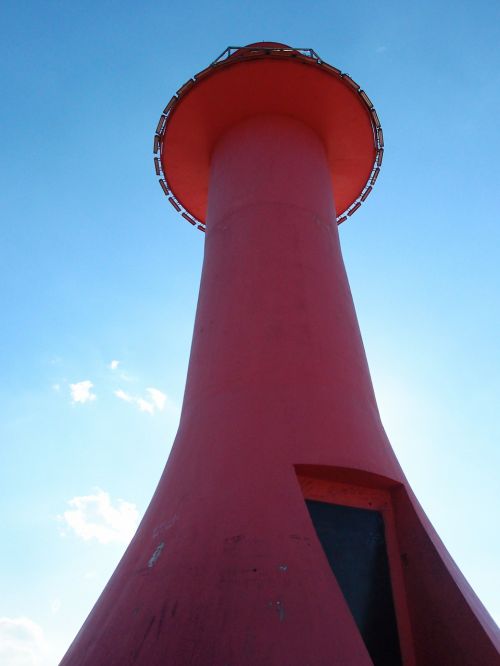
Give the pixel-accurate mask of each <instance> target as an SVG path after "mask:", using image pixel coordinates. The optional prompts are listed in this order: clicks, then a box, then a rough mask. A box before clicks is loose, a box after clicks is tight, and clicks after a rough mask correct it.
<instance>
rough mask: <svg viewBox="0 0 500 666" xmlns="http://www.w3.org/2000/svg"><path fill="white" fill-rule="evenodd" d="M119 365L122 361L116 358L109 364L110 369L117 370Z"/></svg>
mask: <svg viewBox="0 0 500 666" xmlns="http://www.w3.org/2000/svg"><path fill="white" fill-rule="evenodd" d="M119 365H120V361H117V360H116V359H114V360H113V361H111V363H110V364H109V369H110V370H116V368H117V367H118V366H119Z"/></svg>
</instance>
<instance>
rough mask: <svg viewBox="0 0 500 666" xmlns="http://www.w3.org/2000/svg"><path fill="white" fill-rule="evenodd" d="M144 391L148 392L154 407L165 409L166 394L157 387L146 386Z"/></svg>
mask: <svg viewBox="0 0 500 666" xmlns="http://www.w3.org/2000/svg"><path fill="white" fill-rule="evenodd" d="M146 391H147V392H148V393H149V395H150V397H151V401H152V402H153V404H154V406H155V407H156V409H158V410H159V411H160V412H162V411H163V410H164V409H165V404H166V402H167V396H166V395H165V393H162V392H161V391H160V390H159V389H156V388H148V389H146Z"/></svg>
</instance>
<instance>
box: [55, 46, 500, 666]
mask: <svg viewBox="0 0 500 666" xmlns="http://www.w3.org/2000/svg"><path fill="white" fill-rule="evenodd" d="M154 141H155V153H157V155H158V156H157V157H156V158H155V167H156V170H157V174H158V175H159V176H160V184H161V186H162V188H163V190H164V192H165V194H166V195H167V197H168V199H169V201H170V203H171V204H172V205H173V206H174V207H175V208H176V210H178V211H179V212H180V213H181V214H182V216H183V217H184V218H185V219H186V220H187V221H188V222H189V223H191V224H192V225H193V226H196V227H198V229H200V230H201V231H203V232H205V233H206V236H205V258H204V264H203V272H202V279H201V285H200V295H199V301H198V309H197V314H196V321H195V328H194V334H193V343H192V350H191V358H190V363H189V371H188V378H187V384H186V391H185V396H184V403H183V409H182V415H181V421H180V426H179V431H178V434H177V437H176V440H175V443H174V447H173V449H172V453H171V455H170V458H169V460H168V463H167V466H166V468H165V471H164V473H163V476H162V478H161V480H160V483H159V485H158V488H157V490H156V492H155V495H154V497H153V499H152V501H151V504H150V506H149V508H148V510H147V512H146V514H145V516H144V519H143V521H142V523H141V525H140V527H139V529H138V531H137V533H136V535H135V537H134V539H133V540H132V542H131V544H130V546H129V548H128V549H127V551H126V553H125V555H124V557H123V559H122V560H121V562H120V564H119V565H118V567H117V569H116V571H115V573H114V574H113V576H112V578H111V580H110V581H109V583H108V585H107V587H106V588H105V590H104V592H103V593H102V595H101V597H100V599H99V600H98V602H97V604H96V606H95V607H94V609H93V611H92V613H91V614H90V616H89V618H88V619H87V621H86V622H85V624H84V626H83V627H82V629H81V631H80V633H79V634H78V636H77V637H76V639H75V641H74V642H73V644H72V645H71V647H70V649H69V651H68V653H67V654H66V656H65V658H64V659H63V661H62V664H64V666H69V665H72V666H124V665H128V664H130V665H135V664H137V665H140V666H156V665H158V666H159V665H162V666H163V665H169V666H170V665H171V666H188V665H189V666H261V665H262V666H365V665H366V666H368V665H370V664H374V665H375V666H400V665H404V666H414V665H419V666H448V665H449V666H459V665H463V666H466V665H467V666H489V665H493V664H499V663H500V658H499V653H498V634H496V633H495V632H496V628H495V625H494V624H493V622H492V620H491V619H490V618H489V616H488V614H487V613H486V611H485V610H484V609H483V607H482V605H481V603H480V602H479V600H478V599H477V598H476V596H475V595H474V593H473V591H472V590H471V589H470V587H469V586H468V584H467V582H466V581H465V580H464V578H463V577H462V575H461V573H460V571H459V570H458V569H457V567H456V565H455V564H454V562H453V561H452V560H451V558H450V556H449V555H448V553H447V552H446V550H445V548H444V546H443V545H442V543H441V541H440V540H439V537H438V536H437V535H436V533H435V532H434V530H433V528H432V526H431V525H430V524H429V521H428V520H427V518H426V516H425V515H424V513H423V512H422V509H421V508H420V506H419V504H418V502H417V500H416V499H415V497H414V495H413V493H412V491H411V488H410V487H409V485H408V482H407V481H406V479H405V477H404V474H403V472H402V471H401V468H400V466H399V464H398V462H397V460H396V458H395V455H394V453H393V451H392V449H391V446H390V444H389V441H388V439H387V436H386V434H385V432H384V429H383V426H382V423H381V421H380V416H379V413H378V409H377V405H376V401H375V396H374V393H373V388H372V384H371V380H370V375H369V370H368V366H367V362H366V357H365V353H364V349H363V344H362V340H361V335H360V332H359V327H358V323H357V320H356V314H355V311H354V306H353V302H352V298H351V294H350V290H349V284H348V281H347V276H346V274H345V270H344V265H343V261H342V256H341V251H340V246H339V238H338V231H337V223H340V222H343V221H344V220H345V219H347V218H349V217H350V216H351V215H352V214H353V213H354V212H355V211H356V210H357V208H358V207H359V206H360V205H361V204H362V203H363V202H364V201H365V199H366V198H367V197H368V195H369V194H370V192H371V190H372V187H373V185H374V184H375V181H376V179H377V176H378V173H379V169H380V165H381V162H382V155H383V148H384V144H383V136H382V130H381V128H380V123H379V119H378V116H377V114H376V112H375V110H374V108H373V105H372V103H371V101H370V99H369V98H368V96H367V95H366V93H365V92H364V91H363V90H361V89H360V87H359V86H358V85H357V84H356V83H355V82H354V81H353V80H352V79H351V78H350V77H349V76H347V75H345V74H342V73H341V72H340V71H339V70H337V69H335V68H334V67H331V66H330V65H328V64H326V63H324V62H323V61H322V60H321V59H320V58H319V57H318V56H317V54H316V53H315V52H314V51H312V50H310V49H293V48H289V47H286V46H284V45H281V44H275V43H260V44H255V45H251V46H247V47H243V48H230V49H227V50H226V51H225V52H224V53H223V54H222V56H221V57H220V58H218V59H217V60H216V61H215V62H214V63H212V65H210V66H209V67H208V68H207V69H205V70H203V71H202V72H200V73H199V74H197V75H196V76H195V77H194V79H192V80H190V81H188V82H187V83H186V84H185V85H184V86H183V87H182V88H181V89H180V90H179V91H178V92H177V94H176V95H175V96H174V97H173V98H172V100H171V101H170V102H169V104H168V105H167V107H166V109H165V111H164V113H163V114H162V116H161V119H160V122H159V124H158V127H157V132H156V134H155V139H154Z"/></svg>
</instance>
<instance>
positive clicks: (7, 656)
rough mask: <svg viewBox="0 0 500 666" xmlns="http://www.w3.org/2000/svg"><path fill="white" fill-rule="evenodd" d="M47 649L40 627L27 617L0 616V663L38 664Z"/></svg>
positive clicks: (31, 665)
mask: <svg viewBox="0 0 500 666" xmlns="http://www.w3.org/2000/svg"><path fill="white" fill-rule="evenodd" d="M46 651H47V645H46V642H45V638H44V635H43V630H42V628H41V627H40V626H39V625H38V624H36V622H33V620H30V619H29V618H27V617H15V618H11V617H0V664H5V666H7V664H8V666H40V665H41V664H42V662H43V659H44V655H45V653H46Z"/></svg>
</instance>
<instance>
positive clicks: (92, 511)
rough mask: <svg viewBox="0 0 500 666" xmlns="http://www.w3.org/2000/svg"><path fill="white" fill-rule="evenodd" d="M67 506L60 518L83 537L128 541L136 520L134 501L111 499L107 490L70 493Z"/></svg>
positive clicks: (137, 520) (103, 541)
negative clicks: (88, 493) (80, 493)
mask: <svg viewBox="0 0 500 666" xmlns="http://www.w3.org/2000/svg"><path fill="white" fill-rule="evenodd" d="M68 504H69V506H70V507H71V508H70V509H68V510H67V511H65V512H64V513H63V514H62V516H60V517H59V518H60V520H61V521H62V522H63V523H65V525H66V526H67V527H69V528H70V529H71V530H73V532H74V533H75V534H76V536H78V537H80V538H81V539H83V540H84V541H90V540H92V539H96V540H97V541H99V543H113V542H115V543H128V542H129V541H130V539H131V538H132V537H133V535H134V532H135V530H136V529H137V525H138V522H139V512H138V511H137V507H136V506H135V504H132V503H131V502H126V501H124V500H122V499H118V500H116V501H115V502H114V503H113V502H112V501H111V497H110V496H109V493H107V492H105V491H104V490H100V489H99V488H97V489H96V490H95V492H94V494H93V495H82V496H79V497H73V499H71V500H69V501H68Z"/></svg>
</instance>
